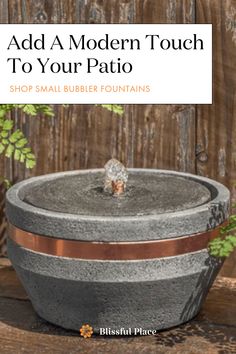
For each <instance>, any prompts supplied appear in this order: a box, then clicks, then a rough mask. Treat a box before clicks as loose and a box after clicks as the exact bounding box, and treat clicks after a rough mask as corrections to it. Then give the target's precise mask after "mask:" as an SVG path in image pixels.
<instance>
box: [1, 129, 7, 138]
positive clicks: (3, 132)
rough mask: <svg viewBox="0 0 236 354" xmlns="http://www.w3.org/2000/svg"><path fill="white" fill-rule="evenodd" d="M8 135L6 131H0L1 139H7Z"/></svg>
mask: <svg viewBox="0 0 236 354" xmlns="http://www.w3.org/2000/svg"><path fill="white" fill-rule="evenodd" d="M8 134H9V133H8V132H7V131H6V130H2V131H1V137H2V138H6V137H8Z"/></svg>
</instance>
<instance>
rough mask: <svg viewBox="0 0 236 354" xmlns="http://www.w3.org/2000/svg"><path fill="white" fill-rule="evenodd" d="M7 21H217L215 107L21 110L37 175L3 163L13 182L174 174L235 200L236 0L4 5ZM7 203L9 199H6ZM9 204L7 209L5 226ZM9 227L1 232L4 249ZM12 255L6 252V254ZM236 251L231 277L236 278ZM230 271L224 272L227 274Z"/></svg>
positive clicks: (2, 0) (8, 0)
mask: <svg viewBox="0 0 236 354" xmlns="http://www.w3.org/2000/svg"><path fill="white" fill-rule="evenodd" d="M0 21H1V23H91V24H92V23H213V26H214V36H213V38H214V41H213V50H214V62H213V64H214V92H213V93H214V103H213V105H202V106H200V105H199V106H194V105H126V106H125V113H124V116H123V117H119V116H117V115H115V114H113V113H112V112H108V111H105V110H104V109H102V108H100V107H96V106H93V105H73V106H69V107H67V108H65V107H62V106H55V117H54V118H45V117H43V116H41V117H37V118H29V117H25V116H24V115H22V114H20V113H19V112H15V113H14V114H13V116H14V119H15V122H16V125H17V127H19V128H21V129H23V131H24V132H25V134H26V135H27V136H28V137H29V141H30V144H31V145H32V147H33V149H34V152H35V153H36V155H37V166H36V168H34V169H33V170H32V171H27V170H25V169H24V167H23V166H22V165H20V164H18V163H15V162H14V161H12V160H6V161H5V159H3V158H2V157H1V159H0V171H1V174H3V175H5V176H6V177H7V178H9V179H10V180H12V181H14V182H15V181H18V180H22V179H24V178H27V177H29V176H33V175H40V174H44V173H48V172H55V171H63V170H73V169H81V168H93V167H102V166H103V165H104V164H105V162H106V161H107V160H108V159H109V158H111V157H116V158H118V159H119V160H121V161H122V162H123V163H124V164H125V165H127V166H128V167H149V168H166V169H174V170H179V171H187V172H192V173H198V174H200V175H204V176H208V177H212V178H215V179H216V180H219V181H221V182H223V183H224V184H226V185H227V186H229V187H230V188H231V190H232V192H233V195H234V194H235V192H234V188H233V182H234V181H236V172H235V164H236V163H235V157H236V119H235V114H236V113H235V112H236V109H235V107H236V98H235V96H236V93H235V92H236V87H235V86H236V70H235V69H236V68H235V67H236V0H226V1H223V0H145V1H143V0H119V1H117V0H67V1H63V0H48V1H44V0H35V1H34V0H0ZM0 198H2V197H1V196H0ZM3 208H4V205H3V203H1V204H0V217H1V219H2V220H1V224H2V225H4V223H5V220H4V219H3V217H2V215H3V212H2V211H3ZM4 238H5V228H4V227H2V228H0V239H1V241H0V244H1V243H3V239H4ZM2 252H5V248H4V249H3V248H2ZM235 263H236V253H235V255H234V256H232V257H231V259H230V261H229V262H226V263H225V268H224V269H225V270H226V271H225V273H224V274H225V275H233V276H236V266H235ZM223 272H224V270H223Z"/></svg>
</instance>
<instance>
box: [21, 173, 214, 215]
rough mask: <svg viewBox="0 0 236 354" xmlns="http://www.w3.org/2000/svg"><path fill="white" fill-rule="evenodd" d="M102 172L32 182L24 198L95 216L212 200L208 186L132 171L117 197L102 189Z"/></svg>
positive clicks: (35, 203) (51, 207)
mask: <svg viewBox="0 0 236 354" xmlns="http://www.w3.org/2000/svg"><path fill="white" fill-rule="evenodd" d="M103 184H104V174H103V173H102V172H96V173H89V172H88V173H83V174H78V175H71V176H69V175H68V176H63V177H59V178H57V179H54V180H50V181H41V182H38V183H37V184H30V185H29V186H27V188H26V189H25V191H24V193H23V194H24V195H22V196H21V198H22V199H23V200H24V201H25V202H27V203H29V204H31V205H33V206H36V207H39V208H43V209H46V210H51V211H57V212H62V213H69V214H77V215H92V216H135V215H152V214H163V213H167V212H173V211H181V210H186V209H189V208H194V207H196V206H199V205H202V204H205V203H207V202H209V201H210V200H211V193H210V191H209V189H208V188H207V187H205V186H204V185H203V184H201V183H199V182H196V181H194V180H191V179H188V178H185V177H179V176H178V177H177V176H171V175H169V174H168V175H167V174H156V173H150V172H149V173H142V174H138V173H135V172H129V180H128V185H127V189H126V191H125V193H124V194H123V195H121V196H119V197H114V196H112V195H111V194H110V193H108V192H104V190H103Z"/></svg>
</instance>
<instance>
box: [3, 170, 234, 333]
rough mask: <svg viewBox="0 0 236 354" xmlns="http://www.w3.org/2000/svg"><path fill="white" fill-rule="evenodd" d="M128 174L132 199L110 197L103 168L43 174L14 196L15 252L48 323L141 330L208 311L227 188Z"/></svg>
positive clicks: (168, 174) (10, 209)
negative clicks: (213, 242)
mask: <svg viewBox="0 0 236 354" xmlns="http://www.w3.org/2000/svg"><path fill="white" fill-rule="evenodd" d="M128 171H129V174H130V180H131V182H130V183H131V187H130V190H128V191H127V197H126V196H125V195H124V196H123V197H122V198H123V199H114V197H111V196H104V195H102V193H101V189H100V188H101V185H102V175H103V170H100V169H93V170H81V171H73V172H62V173H55V174H50V175H45V176H40V177H34V178H30V179H27V180H25V181H22V182H20V183H17V184H16V185H14V186H13V187H12V188H10V190H9V191H8V192H7V198H6V199H7V200H6V213H7V217H8V220H9V237H8V255H9V258H10V259H11V261H12V264H13V266H14V268H15V270H16V272H17V274H18V276H19V278H20V280H21V281H22V283H23V285H24V287H25V289H26V291H27V293H28V295H29V298H30V300H31V302H32V304H33V307H34V308H35V311H36V312H37V313H38V314H39V316H41V317H42V318H44V319H46V320H48V321H49V322H52V323H54V324H57V325H60V326H62V327H64V328H68V329H74V330H79V329H80V328H81V326H82V325H83V324H90V325H91V326H92V327H93V330H94V332H98V333H99V332H100V333H105V331H104V330H103V329H107V333H108V332H109V333H112V331H113V333H114V331H118V332H117V333H119V331H120V330H121V328H124V329H127V331H128V330H129V331H130V332H131V333H137V332H138V329H145V330H148V329H150V330H160V329H164V328H169V327H172V326H175V325H178V324H181V323H183V322H186V321H188V320H190V319H191V318H193V317H194V316H195V315H196V314H197V313H198V312H199V310H200V308H201V305H202V303H203V301H204V299H205V297H206V295H207V292H208V290H209V288H210V287H211V285H212V283H213V281H214V279H215V277H216V275H217V273H218V272H219V270H220V268H221V266H222V263H223V262H222V261H221V260H220V259H216V258H214V257H211V256H210V255H209V253H208V250H207V244H208V242H209V240H210V239H212V238H214V237H216V236H217V234H218V231H219V227H220V226H221V225H222V224H223V223H224V222H225V221H226V220H227V219H228V216H229V198H230V194H229V191H228V189H227V188H226V187H224V186H223V185H222V184H220V183H218V182H216V181H213V180H210V179H208V178H203V177H200V176H195V175H191V174H187V173H179V172H174V171H164V170H151V169H150V170H149V169H129V170H128ZM78 181H79V182H78ZM76 186H77V188H78V190H77V189H76ZM132 188H133V189H132ZM126 198H127V199H126ZM110 200H111V201H110ZM102 203H103V204H104V205H105V206H104V205H103V204H102ZM106 203H107V208H106ZM99 206H100V207H99ZM130 332H129V333H130Z"/></svg>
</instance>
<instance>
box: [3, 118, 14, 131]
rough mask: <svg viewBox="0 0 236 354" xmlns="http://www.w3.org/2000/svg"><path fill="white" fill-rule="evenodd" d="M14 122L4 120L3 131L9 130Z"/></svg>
mask: <svg viewBox="0 0 236 354" xmlns="http://www.w3.org/2000/svg"><path fill="white" fill-rule="evenodd" d="M13 124H14V122H13V121H12V120H9V119H7V120H5V121H4V123H3V130H11V129H12V127H13Z"/></svg>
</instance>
